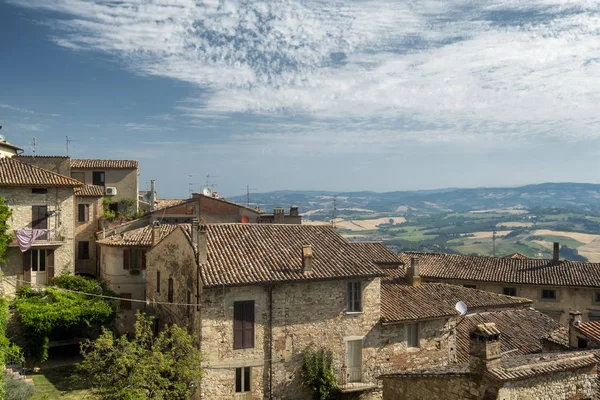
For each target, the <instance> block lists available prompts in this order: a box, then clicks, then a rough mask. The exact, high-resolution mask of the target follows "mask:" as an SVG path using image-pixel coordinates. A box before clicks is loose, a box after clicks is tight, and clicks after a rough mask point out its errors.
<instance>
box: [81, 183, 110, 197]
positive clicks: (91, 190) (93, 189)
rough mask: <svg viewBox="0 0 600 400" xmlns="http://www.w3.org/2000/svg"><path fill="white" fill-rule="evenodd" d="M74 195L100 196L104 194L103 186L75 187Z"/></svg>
mask: <svg viewBox="0 0 600 400" xmlns="http://www.w3.org/2000/svg"><path fill="white" fill-rule="evenodd" d="M75 196H78V197H102V196H104V186H98V185H85V186H82V187H81V188H78V189H75Z"/></svg>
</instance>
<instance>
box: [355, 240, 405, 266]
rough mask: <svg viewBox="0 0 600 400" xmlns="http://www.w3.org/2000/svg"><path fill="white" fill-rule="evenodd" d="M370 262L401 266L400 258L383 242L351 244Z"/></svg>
mask: <svg viewBox="0 0 600 400" xmlns="http://www.w3.org/2000/svg"><path fill="white" fill-rule="evenodd" d="M351 243H352V246H354V247H355V248H357V249H358V251H360V252H361V253H362V254H363V255H364V256H366V257H368V258H369V260H370V261H373V262H375V263H378V264H392V265H399V264H400V257H398V255H397V254H396V253H394V252H393V251H391V250H390V249H388V248H387V247H386V246H385V245H384V244H383V243H381V242H351Z"/></svg>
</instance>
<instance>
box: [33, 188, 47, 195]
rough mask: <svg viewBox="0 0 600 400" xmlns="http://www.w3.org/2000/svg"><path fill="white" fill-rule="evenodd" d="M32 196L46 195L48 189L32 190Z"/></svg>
mask: <svg viewBox="0 0 600 400" xmlns="http://www.w3.org/2000/svg"><path fill="white" fill-rule="evenodd" d="M31 193H32V194H46V193H48V189H46V188H33V189H31Z"/></svg>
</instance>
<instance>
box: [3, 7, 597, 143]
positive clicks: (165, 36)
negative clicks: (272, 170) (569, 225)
mask: <svg viewBox="0 0 600 400" xmlns="http://www.w3.org/2000/svg"><path fill="white" fill-rule="evenodd" d="M10 1H11V2H14V3H16V4H20V5H22V6H25V7H32V8H38V9H44V10H49V11H56V12H59V13H62V14H63V15H64V17H61V18H60V19H59V20H58V21H56V22H57V23H56V26H57V27H58V28H57V31H55V32H53V37H52V39H53V40H54V41H55V42H56V43H57V44H58V45H60V46H65V47H69V48H71V49H73V50H75V51H80V50H99V51H103V52H107V53H110V54H113V55H114V56H116V57H118V58H120V59H121V60H122V62H123V63H124V65H126V66H127V67H128V68H130V69H131V70H132V71H135V72H136V73H140V74H147V75H154V76H160V77H168V78H173V79H177V80H180V81H184V82H186V83H190V84H192V85H194V86H196V87H198V88H199V89H200V91H201V93H202V94H201V96H199V98H198V101H197V102H186V104H184V105H180V106H178V107H176V110H177V111H179V112H181V113H182V114H183V116H184V117H186V118H191V119H193V120H206V119H216V118H227V117H230V116H232V115H236V114H237V113H253V114H258V115H262V116H272V115H274V114H275V115H280V116H294V115H295V116H301V117H302V118H303V119H304V122H305V123H304V128H303V129H300V131H302V132H310V133H309V134H305V135H300V134H298V131H299V130H298V128H297V127H294V128H293V129H287V128H289V127H286V126H285V125H276V126H274V127H273V129H274V131H278V132H279V133H274V132H270V131H269V132H266V133H265V132H261V131H260V130H259V131H255V132H253V134H252V135H249V136H248V137H250V136H252V137H253V139H251V140H258V139H260V140H263V141H269V140H271V141H272V140H275V141H277V140H286V141H290V138H297V139H294V140H296V143H299V144H298V145H300V143H305V145H309V144H311V143H312V144H317V143H328V144H332V143H333V144H336V143H337V144H339V146H333V145H330V150H333V151H336V149H337V150H339V149H341V148H343V149H348V148H356V149H357V150H360V146H359V147H352V146H349V144H348V142H349V141H350V140H356V141H358V143H364V140H371V141H372V142H373V143H383V144H386V143H387V144H396V143H397V142H399V141H402V140H414V141H420V142H432V141H435V142H442V143H443V142H445V141H450V142H452V141H464V142H473V141H475V142H485V141H487V140H490V136H494V137H499V136H500V137H504V138H507V139H515V138H542V139H543V138H550V139H555V138H560V139H563V140H565V139H566V140H585V139H596V138H598V135H599V133H598V129H597V127H598V123H599V122H600V121H599V118H598V117H597V116H596V115H597V111H596V108H597V104H598V102H599V100H600V94H599V93H600V81H599V80H598V79H597V77H598V76H600V57H599V56H598V54H600V33H599V32H600V3H599V2H597V1H591V0H488V1H483V2H482V1H474V0H457V1H453V2H447V1H441V0H421V1H416V0H409V1H406V2H385V1H382V0H354V1H352V2H348V1H342V0H330V1H325V0H322V1H318V0H305V1H300V0H272V1H253V2H239V1H235V0H220V1H216V0H206V1H200V2H199V1H196V0H153V1H147V2H143V3H142V2H139V1H135V0H125V1H122V2H118V3H114V2H111V1H108V0H94V1H84V0H10ZM169 118H172V117H171V115H170V114H163V115H162V116H161V115H159V116H155V117H149V119H155V120H160V121H170V119H169ZM408 118H410V120H411V123H410V124H408V125H405V124H403V122H402V121H403V120H405V119H408ZM349 121H350V122H349ZM357 121H359V122H360V121H362V123H358V122H357ZM276 123H278V122H276ZM126 127H127V129H128V130H132V131H133V130H137V131H152V130H162V129H165V128H161V127H158V126H155V125H149V124H133V123H132V124H127V125H126ZM277 135H281V136H280V138H281V139H278V137H279V136H277ZM236 140H241V139H240V137H236ZM292 142H293V140H292ZM383 147H385V146H383ZM339 151H342V150H339ZM344 151H345V150H344Z"/></svg>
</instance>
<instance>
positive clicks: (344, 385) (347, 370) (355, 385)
mask: <svg viewBox="0 0 600 400" xmlns="http://www.w3.org/2000/svg"><path fill="white" fill-rule="evenodd" d="M338 388H339V389H340V390H341V391H342V393H351V392H364V391H368V390H375V389H378V388H379V387H378V386H377V384H376V383H371V382H365V381H364V379H363V373H362V368H361V367H356V368H353V367H346V366H345V365H343V366H342V368H340V372H339V380H338Z"/></svg>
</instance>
